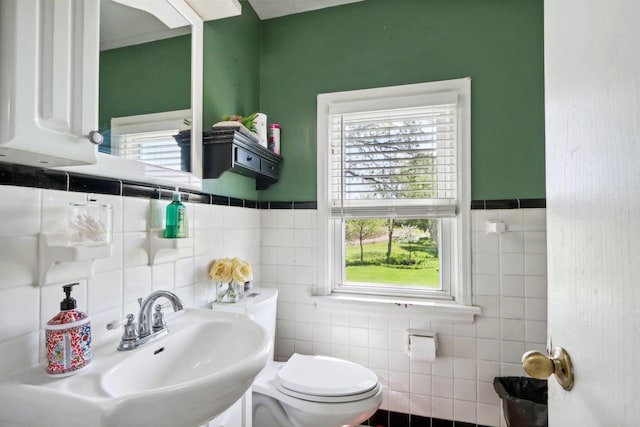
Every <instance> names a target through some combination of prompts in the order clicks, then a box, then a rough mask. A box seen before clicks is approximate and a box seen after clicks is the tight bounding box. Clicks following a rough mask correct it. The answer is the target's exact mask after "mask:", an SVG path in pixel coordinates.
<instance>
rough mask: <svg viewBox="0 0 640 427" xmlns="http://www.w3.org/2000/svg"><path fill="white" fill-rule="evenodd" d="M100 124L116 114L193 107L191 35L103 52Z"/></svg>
mask: <svg viewBox="0 0 640 427" xmlns="http://www.w3.org/2000/svg"><path fill="white" fill-rule="evenodd" d="M99 108H100V112H99V117H98V120H99V126H100V129H109V128H110V127H111V126H110V124H111V118H112V117H122V116H131V115H136V114H149V113H158V112H162V111H171V110H183V109H187V108H191V36H190V35H186V36H180V37H173V38H170V39H165V40H158V41H155V42H150V43H143V44H139V45H135V46H128V47H123V48H120V49H112V50H105V51H102V52H100V95H99Z"/></svg>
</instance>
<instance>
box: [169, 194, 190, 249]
mask: <svg viewBox="0 0 640 427" xmlns="http://www.w3.org/2000/svg"><path fill="white" fill-rule="evenodd" d="M164 237H166V238H168V239H175V238H181V237H187V213H186V208H185V206H184V205H183V204H182V202H181V201H180V192H179V191H178V189H177V188H176V191H174V192H173V201H172V202H171V203H169V205H168V206H167V215H166V221H165V229H164Z"/></svg>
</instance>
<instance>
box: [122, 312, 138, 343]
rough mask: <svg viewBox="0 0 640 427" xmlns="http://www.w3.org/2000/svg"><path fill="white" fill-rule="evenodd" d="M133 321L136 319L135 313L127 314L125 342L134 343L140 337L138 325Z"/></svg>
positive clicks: (123, 336) (123, 338) (123, 335)
mask: <svg viewBox="0 0 640 427" xmlns="http://www.w3.org/2000/svg"><path fill="white" fill-rule="evenodd" d="M133 319H135V316H134V315H133V313H129V314H127V323H126V324H125V325H124V332H123V334H122V340H123V341H133V340H135V339H136V338H137V337H138V333H137V331H136V324H135V322H134V321H133Z"/></svg>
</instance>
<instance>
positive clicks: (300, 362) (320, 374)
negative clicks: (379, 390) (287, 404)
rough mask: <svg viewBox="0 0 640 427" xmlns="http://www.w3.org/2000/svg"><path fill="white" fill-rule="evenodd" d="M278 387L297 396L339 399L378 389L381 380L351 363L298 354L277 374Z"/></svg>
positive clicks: (362, 367) (331, 358) (369, 371)
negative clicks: (297, 394)
mask: <svg viewBox="0 0 640 427" xmlns="http://www.w3.org/2000/svg"><path fill="white" fill-rule="evenodd" d="M276 383H277V384H278V385H280V386H282V387H283V388H285V389H288V390H290V391H292V392H294V393H300V394H303V395H310V396H327V397H330V396H333V397H339V396H348V395H360V394H363V393H366V392H369V391H371V390H373V389H374V388H375V387H376V386H377V385H378V377H377V376H376V374H375V373H373V372H372V371H371V370H369V369H367V368H365V367H364V366H361V365H358V364H356V363H353V362H349V361H347V360H341V359H335V358H333V357H326V356H304V355H301V354H297V353H295V354H294V355H293V356H291V358H290V359H289V361H288V362H287V363H285V364H284V366H283V367H282V368H281V369H280V370H279V371H278V373H277V374H276ZM278 388H280V387H278ZM282 391H284V390H282Z"/></svg>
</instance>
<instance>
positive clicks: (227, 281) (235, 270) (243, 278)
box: [209, 258, 253, 303]
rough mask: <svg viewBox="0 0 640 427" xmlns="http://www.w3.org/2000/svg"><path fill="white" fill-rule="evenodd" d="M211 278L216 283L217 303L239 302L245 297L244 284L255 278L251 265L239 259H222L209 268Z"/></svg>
mask: <svg viewBox="0 0 640 427" xmlns="http://www.w3.org/2000/svg"><path fill="white" fill-rule="evenodd" d="M209 277H211V279H212V280H214V281H215V282H216V294H217V299H216V301H217V302H221V303H230V302H238V301H240V300H241V299H242V297H243V296H244V283H245V282H248V281H249V280H251V279H252V278H253V272H252V270H251V264H249V263H248V262H247V261H244V260H241V259H238V258H221V259H217V260H215V261H213V262H212V263H211V266H210V267H209Z"/></svg>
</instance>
